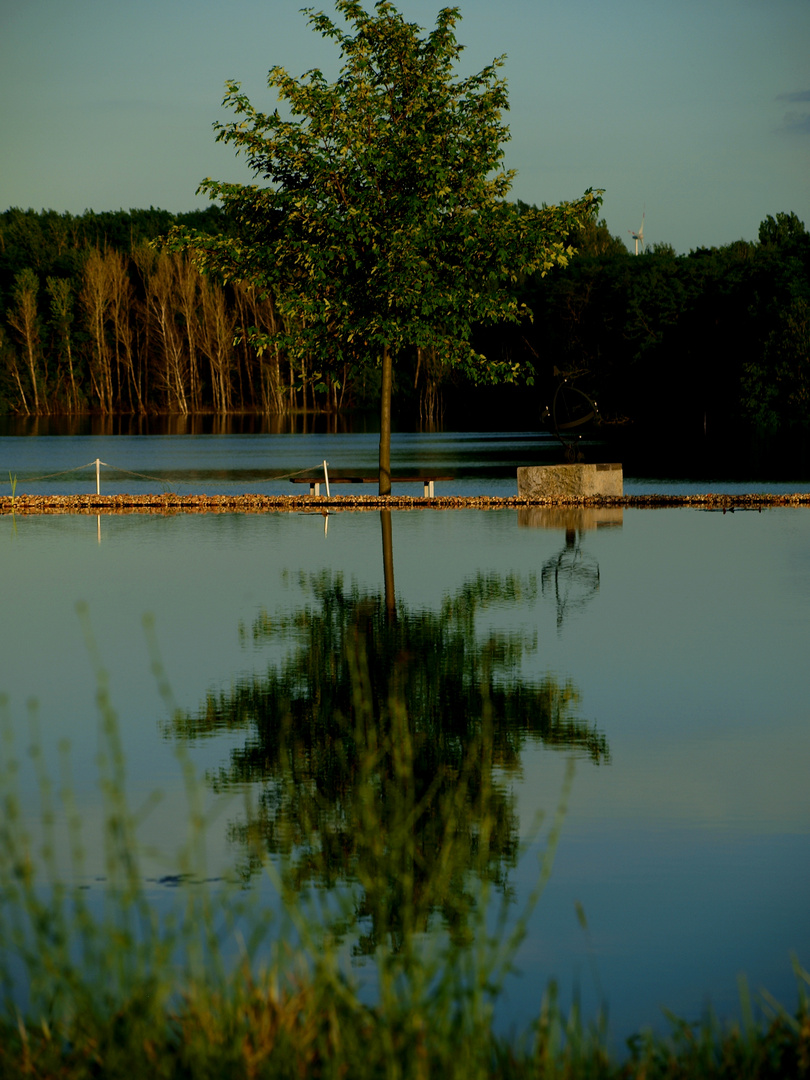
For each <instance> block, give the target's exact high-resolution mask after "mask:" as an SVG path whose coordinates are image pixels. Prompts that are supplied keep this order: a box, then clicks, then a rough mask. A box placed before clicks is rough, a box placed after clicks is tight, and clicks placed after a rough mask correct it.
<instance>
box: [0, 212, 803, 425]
mask: <svg viewBox="0 0 810 1080" xmlns="http://www.w3.org/2000/svg"><path fill="white" fill-rule="evenodd" d="M178 224H179V225H182V226H187V227H189V228H194V229H199V230H203V231H206V232H209V233H211V234H219V233H223V232H227V229H228V222H227V220H226V218H225V215H224V214H223V213H222V212H221V211H220V210H219V208H218V207H217V206H215V205H212V206H211V207H209V208H208V209H206V210H201V211H192V212H190V213H186V214H171V213H169V212H167V211H163V210H158V209H155V208H150V209H149V210H130V211H124V210H120V211H115V212H107V213H93V212H87V213H85V214H83V215H79V216H74V215H71V214H66V213H65V214H59V213H56V212H55V211H41V212H35V211H33V210H27V211H24V210H20V209H10V210H6V211H5V212H4V213H2V215H0V412H3V413H12V414H19V415H31V416H34V415H81V414H100V415H108V416H109V415H123V414H134V415H137V414H140V415H150V414H175V415H176V414H180V415H188V416H190V415H196V414H202V413H213V414H217V415H228V414H237V413H251V412H253V413H264V414H268V415H270V414H284V413H292V412H299V411H306V412H325V411H328V412H346V411H349V410H353V409H363V408H366V407H368V406H369V405H370V404H372V403H373V401H374V400H375V398H376V396H377V395H378V392H379V388H378V385H377V382H376V372H375V369H374V367H373V365H368V366H358V367H352V366H349V365H343V366H342V367H340V368H335V367H331V366H330V365H329V363H328V361H327V362H325V361H324V359H323V358H318V357H314V356H311V357H308V356H301V355H297V356H289V355H286V354H285V353H284V351H283V350H282V349H281V348H280V347H277V348H273V347H272V345H271V346H270V347H269V348H264V349H259V348H255V347H254V346H253V344H252V343H251V342H252V335H253V334H254V333H255V332H256V331H258V332H259V334H260V335H261V337H262V339H263V340H265V341H266V340H268V339H269V341H270V342H272V341H273V338H274V336H275V335H276V334H277V333H278V332H279V331H280V330H281V329H283V328H282V327H281V326H280V325H279V321H278V320H279V316H278V313H277V311H276V307H275V305H274V302H273V298H272V296H267V295H265V296H260V295H258V294H257V293H256V291H255V290H253V289H252V288H250V287H248V286H245V285H239V284H236V285H234V284H229V285H225V286H223V285H220V284H218V283H217V282H215V281H212V280H210V279H208V278H205V277H203V276H202V275H201V274H200V273H199V272H198V271H197V269H196V267H195V266H194V265H193V263H192V262H191V261H190V260H189V259H188V257H187V256H185V255H181V254H177V253H168V252H164V251H162V250H161V249H160V244H159V240H160V238H161V237H162V236H165V235H166V234H167V233H168V231H169V229H170V228H171V227H172V226H173V225H178ZM572 244H573V246H574V247H575V248H576V255H575V256H574V257H573V258H572V259H571V260H570V262H569V264H568V266H567V267H564V268H557V269H555V270H554V271H553V272H551V273H550V274H548V275H547V276H546V277H540V276H536V277H532V278H527V279H526V280H523V281H520V282H519V283H518V284H517V285H515V289H516V290H517V293H518V297H519V299H520V300H521V301H522V302H524V303H525V304H526V305H527V306H528V307H529V308H530V309H531V310H532V312H533V313H534V317H533V319H531V320H526V321H525V322H524V323H523V324H522V325H521V326H513V325H504V326H490V327H486V328H484V327H482V328H481V329H480V330H479V331H478V332H477V334H476V338H475V340H474V345H475V347H476V348H477V349H478V350H479V351H480V352H482V353H484V354H485V355H487V356H489V357H493V358H495V357H505V358H508V359H509V360H510V361H512V362H517V363H518V364H519V365H520V369H521V372H522V377H523V384H522V386H521V387H519V388H516V387H499V388H491V387H473V386H472V385H470V384H469V383H466V382H465V381H464V380H463V379H462V378H461V377H460V376H459V375H458V374H457V373H456V372H455V371H454V370H453V369H452V368H447V367H445V366H444V365H442V364H441V363H440V361H439V360H438V359H437V356H436V354H435V353H432V352H431V351H430V350H427V349H419V350H413V352H412V354H407V353H406V354H404V355H402V354H401V355H400V356H399V357H398V358H397V362H396V366H395V380H396V381H395V399H394V400H395V404H396V407H397V410H398V412H399V413H400V414H401V415H410V416H413V417H414V418H421V419H422V420H423V421H424V420H427V421H434V422H435V421H437V420H440V419H441V418H442V416H444V415H445V414H448V415H453V414H455V413H458V412H459V411H460V410H462V409H463V410H465V411H469V410H476V409H479V408H486V409H487V410H488V411H489V412H490V413H491V412H492V410H493V409H496V410H497V409H498V408H502V409H504V410H512V409H514V408H515V406H516V405H517V404H518V403H519V404H520V407H521V408H522V409H524V410H526V409H530V410H532V411H533V410H535V409H537V410H540V409H541V408H542V405H543V403H544V402H546V401H547V400H548V398H549V395H550V394H551V393H552V392H553V387H554V384H555V381H556V378H557V374H556V372H557V371H564V372H567V373H570V374H571V376H572V378H573V379H574V380H575V381H576V385H577V386H578V387H581V388H582V389H583V390H585V391H586V392H587V393H588V394H590V395H591V396H593V397H594V398H596V399H598V402H599V407H600V412H601V414H602V416H603V417H604V419H605V420H607V421H608V423H611V422H612V423H614V424H616V425H623V424H634V425H636V426H637V427H640V428H653V427H655V428H657V429H664V430H666V429H668V428H671V427H674V426H677V427H678V428H679V429H681V430H684V431H687V432H689V431H691V432H694V433H695V434H697V433H698V432H699V431H705V430H706V427H707V425H710V426H711V427H712V428H713V429H717V428H718V427H720V428H723V429H728V430H732V429H734V428H739V427H740V426H744V427H747V428H749V429H750V430H755V431H758V432H761V433H765V434H770V435H776V436H781V435H785V434H787V433H794V432H797V431H804V430H806V429H807V428H808V427H810V234H808V232H807V230H806V228H805V226H804V224H803V223H802V222H801V221H800V220H799V219H798V218H797V217H796V215H795V214H792V213H779V214H777V215H776V216H775V217H773V216H770V215H769V216H768V217H766V218H765V219H764V220H763V222H762V224H761V226H760V230H759V236H758V239H757V240H756V241H754V242H749V241H744V240H739V241H737V242H735V243H733V244H729V245H726V246H724V247H719V248H701V249H698V250H694V251H691V252H690V253H689V254H687V255H677V254H676V253H675V251H674V250H673V249H672V248H671V247H670V246H669V245H667V244H655V245H653V246H651V247H648V248H647V249H646V250H645V251H644V252H643V254H640V255H638V256H636V255H633V254H631V253H630V252H629V251H628V249H627V246H626V245H625V244H624V242H623V241H622V240H621V239H620V238H619V237H616V236H611V234H610V232H609V230H608V228H607V226H606V224H605V222H604V221H596V220H594V221H592V222H591V223H590V224H589V225H588V227H587V228H585V229H584V230H583V231H582V232H580V233H578V234H577V235H576V236H574V237H572Z"/></svg>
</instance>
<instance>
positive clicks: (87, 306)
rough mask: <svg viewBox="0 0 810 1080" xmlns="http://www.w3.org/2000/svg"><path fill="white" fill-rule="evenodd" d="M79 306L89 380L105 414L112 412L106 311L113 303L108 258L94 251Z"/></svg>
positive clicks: (86, 266) (87, 261)
mask: <svg viewBox="0 0 810 1080" xmlns="http://www.w3.org/2000/svg"><path fill="white" fill-rule="evenodd" d="M79 302H80V304H81V306H82V309H83V310H84V313H85V318H86V327H87V330H88V332H89V334H90V341H91V348H92V357H91V361H90V376H91V381H92V383H93V385H94V387H95V390H96V394H97V396H98V400H99V408H100V409H101V411H102V412H103V413H111V412H112V408H113V390H112V371H111V364H110V349H109V343H108V341H107V310H108V307H109V303H110V282H109V277H108V268H107V266H106V260H105V257H104V256H103V255H102V254H101V252H100V251H99V250H98V248H93V249H92V250H91V252H90V254H89V255H88V257H87V260H86V262H85V264H84V272H83V284H82V290H81V292H80V294H79Z"/></svg>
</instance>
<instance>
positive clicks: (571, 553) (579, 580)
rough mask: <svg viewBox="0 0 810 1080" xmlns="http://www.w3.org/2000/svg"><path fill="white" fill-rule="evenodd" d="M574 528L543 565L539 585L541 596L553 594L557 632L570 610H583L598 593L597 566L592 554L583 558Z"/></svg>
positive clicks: (569, 530)
mask: <svg viewBox="0 0 810 1080" xmlns="http://www.w3.org/2000/svg"><path fill="white" fill-rule="evenodd" d="M580 535H581V534H578V533H577V532H576V531H575V530H574V529H568V530H566V533H565V547H564V548H563V549H562V551H561V552H560V553H559V555H555V556H554V557H553V558H551V559H547V560H546V562H545V563H544V564H543V569H542V572H541V575H540V584H541V587H542V590H543V595H544V596H545V595H546V592H547V591H548V592H551V591H552V590H553V592H554V598H555V600H556V603H557V629H558V630H559V629H561V628H562V624H563V620H564V619H565V617H566V615H570V614H571V612H572V611H578V610H579V609H580V608H583V607H585V605H586V604H587V603H588V601H589V600H591V599H592V598H593V596H594V594H595V593H596V592H598V590H599V563H598V562H597V561H596V559H595V558H594V557H593V556H592V555H586V554H584V553H583V551H582V545H581V544H580V543H579V536H580Z"/></svg>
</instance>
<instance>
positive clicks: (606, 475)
mask: <svg viewBox="0 0 810 1080" xmlns="http://www.w3.org/2000/svg"><path fill="white" fill-rule="evenodd" d="M517 482H518V495H519V496H521V497H523V498H528V499H578V498H583V497H587V496H589V495H610V496H617V495H618V496H621V495H623V494H624V476H623V473H622V467H621V465H620V464H617V463H612V464H608V465H524V466H521V468H519V469H518V471H517Z"/></svg>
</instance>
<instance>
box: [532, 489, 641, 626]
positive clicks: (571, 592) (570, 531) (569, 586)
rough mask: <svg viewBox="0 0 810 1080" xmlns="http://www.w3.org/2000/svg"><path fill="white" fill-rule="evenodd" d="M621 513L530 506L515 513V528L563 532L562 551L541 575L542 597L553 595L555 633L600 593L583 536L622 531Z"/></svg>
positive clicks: (613, 508) (595, 568)
mask: <svg viewBox="0 0 810 1080" xmlns="http://www.w3.org/2000/svg"><path fill="white" fill-rule="evenodd" d="M623 517H624V514H623V511H622V508H621V507H616V506H605V507H598V506H593V507H592V506H586V507H574V506H530V507H525V508H521V509H520V510H519V511H518V525H519V526H521V527H522V528H529V529H564V530H565V547H564V548H563V549H562V551H561V552H559V554H558V555H554V556H553V557H552V558H550V559H547V560H546V562H545V563H544V564H543V569H542V571H541V574H540V584H541V588H542V592H543V595H544V596H546V595H549V594H553V596H554V600H555V602H556V605H557V629H558V630H559V629H561V627H562V624H563V621H564V620H565V617H566V616H567V615H570V614H571V612H572V611H578V610H580V609H581V608H583V607H585V605H586V604H587V603H588V602H589V601H590V600H592V599H593V597H594V595H595V594H596V593H597V592H598V591H599V563H598V562H597V561H596V559H595V558H594V557H593V556H592V555H587V554H586V553H585V552H583V550H582V543H581V541H582V536H583V534H584V533H585V532H588V531H589V530H592V529H600V528H619V529H620V528H621V527H622V521H623Z"/></svg>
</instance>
